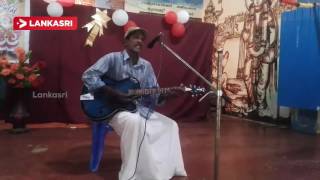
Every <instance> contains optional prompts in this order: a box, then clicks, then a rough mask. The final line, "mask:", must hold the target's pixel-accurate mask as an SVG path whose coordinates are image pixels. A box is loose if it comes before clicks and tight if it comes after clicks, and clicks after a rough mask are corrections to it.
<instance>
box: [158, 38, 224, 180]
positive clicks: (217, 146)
mask: <svg viewBox="0 0 320 180" xmlns="http://www.w3.org/2000/svg"><path fill="white" fill-rule="evenodd" d="M160 45H161V47H162V48H164V49H165V50H167V51H168V52H169V53H171V54H172V55H173V56H174V57H176V58H177V59H178V60H179V61H180V62H181V63H182V64H183V65H185V66H186V67H187V68H189V69H190V70H191V71H192V72H193V73H194V74H196V75H197V76H198V77H199V78H200V79H202V80H203V81H204V82H205V83H206V84H207V85H208V86H209V87H210V91H209V92H208V93H206V94H205V95H204V96H203V97H202V98H200V99H199V102H201V101H202V100H203V99H204V98H205V97H207V96H208V95H209V94H215V95H217V113H216V132H215V136H214V139H215V141H214V171H213V172H214V179H215V180H218V178H219V160H220V137H221V131H220V121H221V97H222V90H221V75H222V57H223V55H222V54H223V49H218V62H217V69H218V71H217V89H216V90H215V88H214V87H213V86H212V83H211V82H210V81H208V80H207V79H206V78H205V77H203V76H202V75H201V74H200V73H199V72H198V71H197V70H195V69H194V68H193V67H192V66H191V65H190V64H189V63H187V62H186V61H185V60H184V59H182V58H181V57H180V56H179V55H178V54H177V53H175V52H174V51H173V50H172V49H171V48H170V47H168V46H167V45H166V44H165V43H164V42H163V41H162V38H160Z"/></svg>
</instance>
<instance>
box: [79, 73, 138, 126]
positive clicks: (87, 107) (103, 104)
mask: <svg viewBox="0 0 320 180" xmlns="http://www.w3.org/2000/svg"><path fill="white" fill-rule="evenodd" d="M102 80H103V82H104V83H105V84H106V85H108V86H110V87H111V88H113V89H115V90H118V91H120V92H123V93H126V94H127V93H128V91H129V90H130V89H139V88H140V84H139V81H138V80H137V79H135V78H127V79H123V80H120V81H115V80H111V79H108V78H103V79H102ZM88 93H90V92H89V91H88V89H87V87H86V86H83V88H82V92H81V94H82V95H83V94H88ZM93 97H94V99H90V100H81V107H82V110H83V111H84V113H85V114H86V115H87V116H88V117H89V118H90V119H91V120H92V121H104V120H107V119H110V118H111V117H112V116H113V115H115V114H116V113H117V112H119V111H130V112H135V111H136V110H137V107H136V105H135V104H134V102H132V103H129V104H115V103H113V102H112V101H110V99H109V97H108V96H107V95H106V94H104V93H94V94H93Z"/></svg>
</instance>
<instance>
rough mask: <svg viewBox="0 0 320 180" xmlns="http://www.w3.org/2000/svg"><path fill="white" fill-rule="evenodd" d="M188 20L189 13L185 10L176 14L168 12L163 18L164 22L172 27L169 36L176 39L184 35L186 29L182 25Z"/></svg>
mask: <svg viewBox="0 0 320 180" xmlns="http://www.w3.org/2000/svg"><path fill="white" fill-rule="evenodd" d="M189 18H190V16H189V13H188V12H187V11H186V10H180V11H179V12H178V13H175V12H174V11H168V12H167V13H166V14H165V16H164V20H165V22H166V23H168V24H170V25H172V27H171V35H172V36H174V37H178V38H179V37H182V36H183V35H184V34H185V32H186V28H185V27H184V25H183V24H185V23H187V22H188V21H189Z"/></svg>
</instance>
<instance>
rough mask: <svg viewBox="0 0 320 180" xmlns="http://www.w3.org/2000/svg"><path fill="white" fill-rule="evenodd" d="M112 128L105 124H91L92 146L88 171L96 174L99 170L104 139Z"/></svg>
mask: <svg viewBox="0 0 320 180" xmlns="http://www.w3.org/2000/svg"><path fill="white" fill-rule="evenodd" d="M111 131H112V127H111V126H110V125H108V123H106V122H92V144H91V159H90V170H91V172H96V171H97V170H98V169H99V165H100V161H101V159H102V156H103V152H104V139H105V136H106V135H107V134H108V132H111Z"/></svg>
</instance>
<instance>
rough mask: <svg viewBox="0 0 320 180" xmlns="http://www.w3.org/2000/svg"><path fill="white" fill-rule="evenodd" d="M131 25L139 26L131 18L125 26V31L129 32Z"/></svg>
mask: <svg viewBox="0 0 320 180" xmlns="http://www.w3.org/2000/svg"><path fill="white" fill-rule="evenodd" d="M131 27H137V24H136V23H135V22H134V21H131V20H129V21H128V22H127V24H126V25H124V26H123V30H124V32H127V30H128V29H129V28H131Z"/></svg>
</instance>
